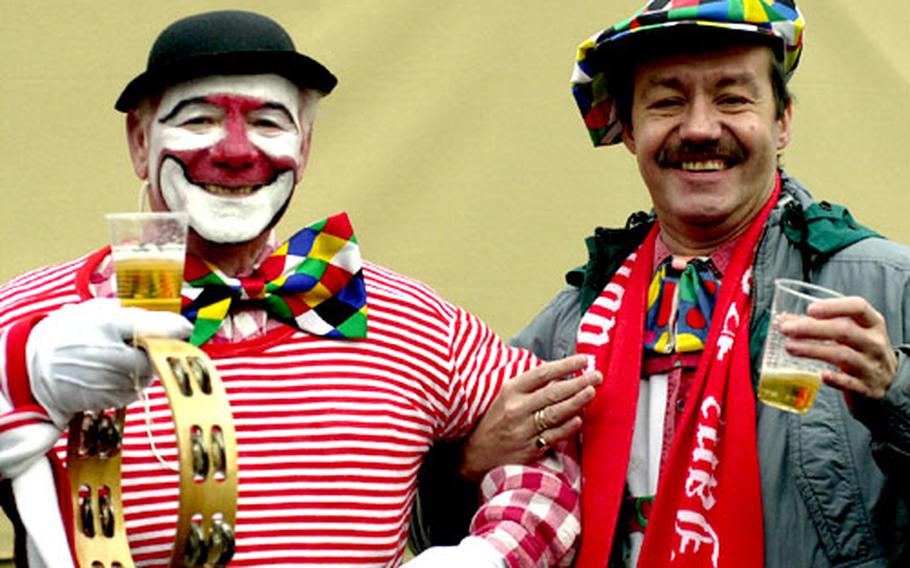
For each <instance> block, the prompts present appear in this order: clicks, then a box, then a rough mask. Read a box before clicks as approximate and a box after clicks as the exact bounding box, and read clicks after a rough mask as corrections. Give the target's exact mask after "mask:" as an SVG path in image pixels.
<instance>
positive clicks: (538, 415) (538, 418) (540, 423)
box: [534, 406, 550, 433]
mask: <svg viewBox="0 0 910 568" xmlns="http://www.w3.org/2000/svg"><path fill="white" fill-rule="evenodd" d="M546 408H547V407H546V406H545V407H543V408H540V409H538V410H535V411H534V425H535V426H537V432H538V433H540V432H543V431H544V430H546V429H547V428H549V427H550V423H549V422H547V419H546V417H545V416H544V415H543V412H544V410H546Z"/></svg>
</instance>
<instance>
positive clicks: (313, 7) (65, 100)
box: [0, 0, 910, 336]
mask: <svg viewBox="0 0 910 568" xmlns="http://www.w3.org/2000/svg"><path fill="white" fill-rule="evenodd" d="M559 4H561V5H562V6H565V7H557V5H556V4H554V3H552V2H542V1H533V0H532V1H523V2H518V1H515V0H506V1H502V2H482V3H476V2H475V3H462V2H443V1H426V0H425V1H417V0H412V1H407V0H383V1H381V2H380V1H374V2H366V1H360V2H354V1H352V0H332V1H328V0H323V1H315V0H293V1H291V0H288V1H283V2H282V1H267V0H258V1H244V0H238V1H235V2H233V3H231V4H230V6H231V7H239V8H250V9H257V10H260V11H262V12H264V13H266V14H269V15H271V16H273V17H275V18H276V19H278V20H280V21H281V22H283V23H284V25H285V26H286V27H287V28H288V29H289V31H290V32H291V35H292V36H293V37H294V38H295V40H296V42H297V44H298V47H299V48H301V49H302V50H303V51H305V52H307V53H309V54H311V55H313V56H315V57H316V58H318V59H319V60H320V61H322V62H323V63H325V64H326V65H327V66H328V67H329V68H330V69H332V70H333V71H334V72H335V73H336V74H337V75H338V77H339V79H340V83H339V86H338V88H337V90H336V91H335V93H334V94H332V96H330V97H329V98H327V99H326V100H325V101H323V104H322V107H321V109H320V115H319V117H318V120H317V127H316V134H315V147H314V154H313V156H312V160H311V167H310V169H309V171H308V172H307V176H306V179H305V180H304V182H303V186H302V187H301V188H300V189H299V190H298V194H297V197H296V200H295V201H294V203H293V205H292V208H291V211H290V213H289V214H288V215H287V217H286V218H285V220H284V221H283V222H282V224H281V230H282V233H283V234H289V233H290V232H291V231H292V230H293V229H295V228H297V227H299V226H301V225H302V224H304V223H306V222H308V221H309V220H312V219H316V218H318V217H321V216H324V215H327V214H330V213H333V212H335V211H338V210H341V209H345V210H347V211H349V212H350V214H351V215H352V217H353V220H354V223H355V228H356V229H357V231H358V233H359V238H360V241H361V243H362V245H363V248H364V250H365V253H366V255H367V256H368V257H369V258H371V259H373V260H375V261H378V262H380V263H383V264H385V265H387V266H389V267H391V268H393V269H396V270H399V271H401V272H404V273H407V274H410V275H412V276H415V277H417V278H419V279H422V280H424V281H427V282H428V283H430V284H431V285H433V286H435V287H436V288H437V289H438V290H440V291H441V292H442V293H443V294H444V295H445V296H447V297H448V298H450V299H451V300H453V301H455V302H457V303H460V304H462V305H464V306H466V307H468V308H469V309H471V310H472V311H474V312H476V313H477V314H479V315H480V316H482V317H483V318H485V319H486V320H488V321H489V323H490V324H491V325H492V326H493V327H494V328H495V329H496V330H497V331H499V332H500V333H501V334H503V335H506V336H507V335H511V334H512V333H514V332H515V331H517V330H518V329H520V327H521V326H522V325H523V324H524V323H525V322H526V321H527V319H528V318H529V317H530V316H531V315H532V314H533V313H535V311H536V310H537V309H538V308H539V307H540V306H541V305H543V304H544V303H545V302H546V301H547V300H548V298H549V297H550V296H551V295H552V294H553V293H554V292H555V291H556V290H557V289H558V288H559V287H560V286H561V285H562V279H561V278H562V273H563V272H564V271H565V270H566V269H569V268H571V267H573V266H575V265H578V264H580V263H582V262H583V261H584V259H585V256H584V255H585V253H584V248H583V244H582V242H581V241H582V239H583V238H584V237H585V236H586V235H587V234H588V233H589V232H590V231H591V229H592V228H593V227H594V226H596V225H598V224H617V223H622V222H623V221H624V220H625V217H626V215H627V213H628V212H629V211H630V210H632V209H637V208H642V207H646V206H647V200H646V195H645V191H644V189H643V188H642V186H641V183H640V182H639V180H638V177H637V170H636V168H635V165H634V163H633V160H632V159H631V157H630V156H629V154H628V153H627V152H626V151H625V150H624V149H623V148H619V147H616V148H599V149H594V148H593V147H591V145H590V144H589V142H588V139H587V135H586V133H585V131H584V130H583V128H582V125H581V121H580V119H579V117H578V113H577V111H576V109H575V106H574V103H573V101H572V99H571V95H570V93H569V89H568V79H569V75H570V72H571V68H572V61H573V58H574V55H575V47H576V46H577V44H578V43H579V42H580V41H581V40H583V39H585V38H586V37H587V36H589V35H591V34H592V33H594V32H596V31H598V30H599V29H600V28H602V27H603V25H605V24H609V23H613V22H615V21H617V20H619V19H620V18H622V17H624V16H627V15H629V14H630V13H631V12H632V10H633V9H634V8H636V7H638V6H639V5H640V0H622V1H620V0H614V1H612V2H605V1H603V0H597V1H594V0H574V1H571V2H565V3H559ZM101 6H105V7H104V8H101ZM224 6H225V3H223V2H214V1H211V2H210V1H196V2H188V1H177V0H159V1H158V2H143V3H140V2H130V3H126V2H117V3H98V2H95V1H88V0H66V1H63V0H58V1H48V0H45V1H43V2H19V1H15V0H0V8H2V10H0V13H2V14H3V16H2V19H0V76H2V78H3V81H2V82H0V105H2V106H0V110H2V121H0V132H2V136H0V196H2V203H3V206H2V210H0V259H2V264H0V280H5V279H7V278H9V277H11V276H13V275H14V274H17V273H19V272H22V271H24V270H26V269H29V268H31V267H34V266H37V265H41V264H44V263H47V262H52V261H60V260H65V259H68V258H70V257H72V256H75V255H77V254H80V253H82V252H84V251H86V250H88V249H90V248H94V247H96V246H100V245H102V244H103V243H104V242H105V240H106V238H107V233H106V227H105V225H104V222H103V218H102V215H103V214H104V213H105V212H107V211H115V210H127V209H132V208H134V207H135V206H136V205H135V204H136V194H137V190H138V188H139V182H138V181H136V179H135V178H134V176H133V173H132V170H131V168H130V165H129V160H128V156H127V152H126V147H125V144H124V137H123V118H122V116H121V115H120V114H119V113H117V112H116V111H114V110H113V108H112V104H113V101H114V99H115V98H116V96H117V94H118V93H119V92H120V89H121V88H122V87H123V85H124V84H125V83H126V82H127V81H128V80H129V79H131V78H132V77H133V76H134V75H135V74H137V73H138V72H139V71H140V70H141V69H142V68H143V67H144V65H145V58H146V54H147V50H148V47H149V45H150V44H151V42H152V41H153V39H154V37H155V36H156V35H157V33H158V31H159V30H160V29H161V28H162V27H163V26H165V25H166V24H167V23H169V22H170V21H172V20H174V19H175V18H177V17H180V16H183V15H186V14H190V13H194V12H197V11H202V10H206V9H213V8H220V7H224ZM801 6H802V8H803V11H804V12H805V13H806V18H807V20H808V28H807V30H808V31H807V36H806V44H807V49H806V51H805V55H804V58H803V61H802V65H801V68H800V70H799V72H798V73H797V75H796V77H795V78H794V80H793V82H792V87H793V90H794V92H795V94H796V97H797V106H796V114H795V116H796V119H795V139H794V141H793V144H792V146H791V148H790V149H789V150H788V151H787V152H786V154H785V162H786V164H787V166H788V169H789V170H790V171H791V173H793V174H794V175H796V176H797V177H798V178H800V179H801V180H803V181H804V182H806V183H807V184H809V185H810V187H811V188H812V189H813V191H814V192H815V193H816V194H817V195H819V196H823V197H825V198H827V199H830V200H835V201H840V202H845V203H847V204H848V205H850V207H851V209H852V210H853V212H854V213H855V214H856V215H857V217H859V218H860V219H862V220H864V221H866V222H867V223H869V224H872V225H874V226H876V227H877V228H879V229H880V230H881V231H883V232H885V233H886V234H887V235H889V236H891V237H892V238H895V239H898V240H902V241H908V240H910V227H908V223H907V221H906V209H907V208H906V206H907V204H908V197H907V195H906V191H907V187H908V184H907V182H906V181H905V178H906V173H905V169H906V167H907V165H908V163H907V162H908V157H910V156H908V149H907V148H908V147H907V144H906V143H905V141H904V136H905V133H906V132H907V130H908V126H910V110H908V106H907V105H908V103H907V101H910V58H908V57H907V54H908V53H910V34H907V33H906V23H907V22H908V21H910V5H908V4H907V3H903V2H862V3H859V2H856V1H855V0H850V1H847V0H804V1H803V2H801Z"/></svg>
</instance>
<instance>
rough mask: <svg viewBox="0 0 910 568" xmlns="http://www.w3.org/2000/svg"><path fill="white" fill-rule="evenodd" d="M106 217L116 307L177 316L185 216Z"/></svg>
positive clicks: (147, 214)
mask: <svg viewBox="0 0 910 568" xmlns="http://www.w3.org/2000/svg"><path fill="white" fill-rule="evenodd" d="M106 217H107V222H108V227H109V228H110V231H111V255H112V257H113V260H114V271H115V272H116V274H117V296H118V297H119V298H120V303H121V304H122V305H124V306H137V307H140V308H145V309H147V310H166V311H172V312H179V311H180V288H181V286H182V284H183V261H184V257H185V256H186V232H187V219H188V216H187V214H186V213H185V212H179V213H175V212H151V213H109V214H108V215H106Z"/></svg>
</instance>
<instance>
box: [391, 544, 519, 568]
mask: <svg viewBox="0 0 910 568" xmlns="http://www.w3.org/2000/svg"><path fill="white" fill-rule="evenodd" d="M466 566H470V567H471V568H505V567H506V562H505V560H504V559H503V558H502V555H501V554H499V552H497V551H496V549H495V548H493V545H492V544H490V543H488V542H487V541H485V540H483V539H482V538H478V537H474V536H469V537H467V538H465V539H464V540H462V541H461V543H459V544H458V546H434V547H432V548H428V549H426V550H425V551H423V552H421V553H420V554H418V555H417V556H416V557H415V558H414V559H413V560H411V561H410V562H407V563H405V564H404V565H403V567H402V568H465V567H466Z"/></svg>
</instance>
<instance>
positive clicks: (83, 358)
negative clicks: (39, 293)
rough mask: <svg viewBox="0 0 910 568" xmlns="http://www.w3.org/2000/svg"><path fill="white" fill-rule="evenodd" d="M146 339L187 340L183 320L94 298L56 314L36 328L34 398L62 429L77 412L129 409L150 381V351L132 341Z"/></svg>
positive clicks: (31, 360)
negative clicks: (148, 353)
mask: <svg viewBox="0 0 910 568" xmlns="http://www.w3.org/2000/svg"><path fill="white" fill-rule="evenodd" d="M134 333H135V334H137V335H144V336H156V337H173V338H177V339H182V338H186V337H188V336H189V335H190V333H192V325H191V324H190V323H189V322H188V321H187V320H186V319H185V318H184V317H183V316H181V315H179V314H176V313H171V312H151V311H147V310H143V309H140V308H124V307H122V306H121V305H120V302H119V301H118V300H114V299H95V300H88V301H86V302H82V303H80V304H72V305H67V306H64V307H62V308H60V309H59V310H57V311H55V312H52V313H51V314H49V315H48V316H47V317H46V318H44V319H43V320H41V321H40V322H38V324H37V325H35V327H34V329H32V331H31V334H30V335H29V338H28V342H27V343H26V347H25V349H26V361H27V365H28V374H29V380H30V382H31V387H32V393H33V394H34V396H35V398H36V399H37V401H38V402H39V403H40V404H41V405H42V406H43V407H44V409H45V410H47V413H48V415H49V416H50V417H51V420H53V421H54V424H56V425H57V427H59V428H61V429H63V428H65V427H66V425H67V423H68V422H69V421H70V419H71V418H72V417H73V415H74V414H75V413H77V412H82V411H85V410H95V409H103V408H111V407H120V406H126V405H127V404H129V403H130V402H133V401H134V400H136V399H137V398H138V397H139V389H141V388H144V387H145V386H147V385H148V383H149V381H150V380H151V364H150V363H149V360H148V357H147V356H146V354H145V352H144V351H142V350H141V349H139V348H138V347H134V346H132V345H131V344H130V341H131V340H132V339H133V337H134Z"/></svg>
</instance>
